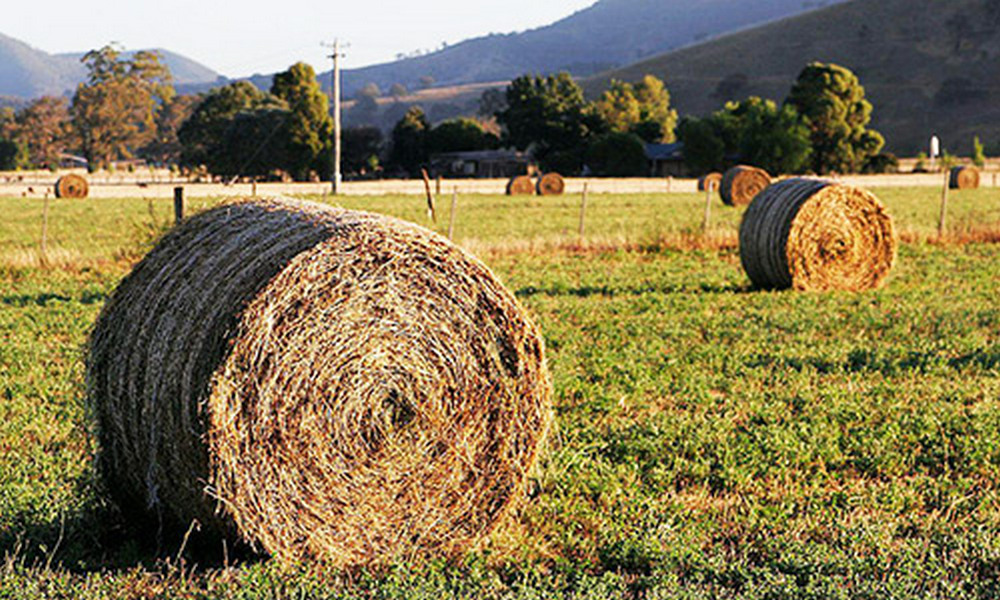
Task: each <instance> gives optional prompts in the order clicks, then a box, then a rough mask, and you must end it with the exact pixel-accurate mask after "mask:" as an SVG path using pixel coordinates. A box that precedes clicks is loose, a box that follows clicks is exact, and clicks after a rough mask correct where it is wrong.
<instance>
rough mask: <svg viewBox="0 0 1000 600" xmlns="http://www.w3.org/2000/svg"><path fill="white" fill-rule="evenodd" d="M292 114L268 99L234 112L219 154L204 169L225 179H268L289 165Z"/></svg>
mask: <svg viewBox="0 0 1000 600" xmlns="http://www.w3.org/2000/svg"><path fill="white" fill-rule="evenodd" d="M291 122H292V111H290V110H289V109H288V106H287V105H286V104H285V103H284V101H282V100H279V99H277V98H273V97H272V98H271V99H270V100H267V101H265V102H263V103H262V104H261V105H259V106H258V107H257V108H255V109H254V110H247V111H243V112H240V113H237V114H236V115H235V116H234V117H233V118H232V119H231V120H230V121H229V124H228V126H227V127H226V131H225V134H224V135H223V138H222V143H221V145H220V146H219V148H218V150H219V151H218V152H215V153H213V155H212V156H211V158H210V160H209V162H208V164H207V166H208V168H209V169H210V170H211V171H212V172H213V173H216V174H218V175H223V176H226V177H270V176H271V175H274V174H275V173H276V172H278V171H284V170H285V167H286V165H288V164H290V162H292V161H291V159H290V157H289V156H288V152H289V149H290V147H291V146H290V144H289V143H288V140H289V138H290V134H289V131H288V130H289V128H290V126H291Z"/></svg>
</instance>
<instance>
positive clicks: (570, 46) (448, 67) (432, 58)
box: [321, 0, 843, 94]
mask: <svg viewBox="0 0 1000 600" xmlns="http://www.w3.org/2000/svg"><path fill="white" fill-rule="evenodd" d="M840 1H843V0H818V1H817V0H813V1H803V0H768V1H762V0H754V1H747V0H699V1H698V2H690V1H689V0H600V1H599V2H597V3H596V4H594V5H593V6H591V7H589V8H586V9H584V10H581V11H578V12H576V13H574V14H573V15H571V16H569V17H567V18H565V19H562V20H560V21H557V22H555V23H553V24H551V25H548V26H546V27H540V28H537V29H532V30H529V31H524V32H520V33H511V34H505V35H501V34H491V35H488V36H484V37H479V38H475V39H471V40H468V41H465V42H462V43H460V44H456V45H454V46H450V47H447V48H444V49H442V50H439V51H437V52H433V53H431V54H427V55H424V56H418V57H413V58H406V59H403V60H398V61H395V62H391V63H385V64H380V65H375V66H370V67H365V68H361V69H354V70H348V71H345V72H344V89H345V92H346V93H348V94H352V93H353V92H354V91H356V90H358V89H360V88H361V87H363V86H365V85H366V84H368V83H375V84H377V85H378V86H379V87H380V88H382V89H383V90H387V89H388V88H389V87H390V86H392V85H393V84H395V83H401V84H404V85H406V86H407V87H408V88H409V89H415V88H416V87H418V86H420V85H421V78H426V77H430V78H433V80H434V82H435V85H441V86H453V85H460V84H465V83H481V82H487V81H501V80H508V79H511V78H513V77H517V76H518V75H522V74H524V73H529V72H541V73H548V72H555V71H561V70H566V71H569V72H571V73H573V74H574V75H576V76H579V77H582V76H588V75H592V74H594V73H597V72H600V71H602V70H605V69H609V68H613V67H616V66H618V65H626V64H629V63H631V62H634V61H636V60H639V59H642V58H644V57H648V56H652V55H655V54H658V53H661V52H664V51H667V50H671V49H675V48H681V47H683V46H687V45H690V44H693V43H697V42H698V41H700V40H705V39H710V38H713V37H716V36H718V35H722V34H724V33H727V32H731V31H734V30H739V29H743V28H746V27H750V26H753V25H757V24H761V23H764V22H768V21H773V20H775V19H780V18H783V17H787V16H789V15H795V14H799V13H802V12H803V11H809V10H813V9H815V8H817V7H819V6H824V5H827V4H831V3H834V2H840ZM328 79H329V76H328V75H327V76H324V77H323V78H322V79H321V81H324V82H325V81H327V80H328Z"/></svg>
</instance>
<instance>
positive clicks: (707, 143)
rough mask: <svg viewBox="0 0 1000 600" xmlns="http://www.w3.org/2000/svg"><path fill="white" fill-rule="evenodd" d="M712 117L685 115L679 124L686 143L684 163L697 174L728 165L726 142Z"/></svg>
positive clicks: (678, 130)
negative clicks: (701, 117)
mask: <svg viewBox="0 0 1000 600" xmlns="http://www.w3.org/2000/svg"><path fill="white" fill-rule="evenodd" d="M716 125H717V123H716V122H715V120H714V119H713V118H712V117H708V118H704V119H698V118H695V117H685V118H684V119H683V120H682V121H681V123H680V125H678V126H677V138H678V139H679V140H680V141H681V143H683V144H684V163H685V164H686V165H687V166H688V168H689V169H690V170H691V172H692V173H694V174H695V175H704V174H705V173H711V172H712V171H722V170H723V169H724V168H725V165H726V142H725V140H724V139H723V136H722V134H721V132H720V131H719V130H718V129H717V127H716Z"/></svg>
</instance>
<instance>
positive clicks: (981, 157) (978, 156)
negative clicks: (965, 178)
mask: <svg viewBox="0 0 1000 600" xmlns="http://www.w3.org/2000/svg"><path fill="white" fill-rule="evenodd" d="M972 162H973V164H975V165H976V166H977V167H979V168H980V169H982V168H983V167H985V166H986V149H985V148H984V146H983V142H982V141H980V139H979V136H978V135H977V136H976V137H974V138H972Z"/></svg>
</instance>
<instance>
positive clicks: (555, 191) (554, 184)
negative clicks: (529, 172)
mask: <svg viewBox="0 0 1000 600" xmlns="http://www.w3.org/2000/svg"><path fill="white" fill-rule="evenodd" d="M565 191H566V182H565V181H564V180H563V178H562V175H560V174H559V173H546V174H545V175H542V176H541V177H539V178H538V195H539V196H561V195H562V194H563V192H565Z"/></svg>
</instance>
